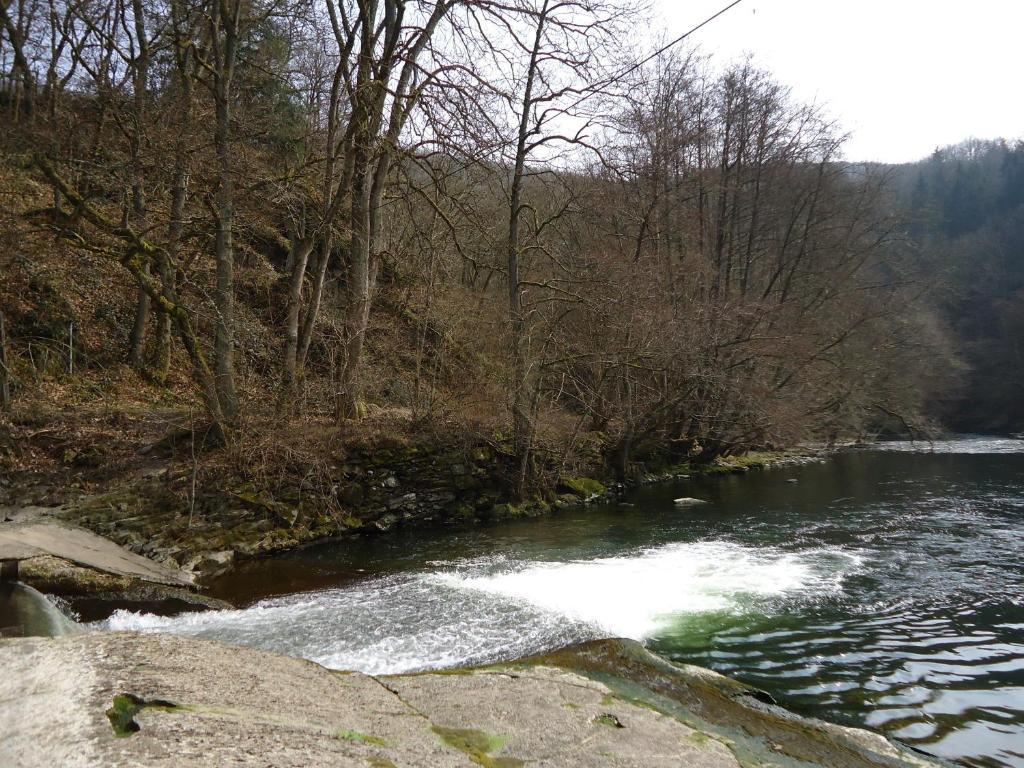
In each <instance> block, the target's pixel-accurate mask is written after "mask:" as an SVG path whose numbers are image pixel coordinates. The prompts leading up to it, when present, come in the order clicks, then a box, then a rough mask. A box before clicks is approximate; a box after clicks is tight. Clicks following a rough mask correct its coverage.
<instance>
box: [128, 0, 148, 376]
mask: <svg viewBox="0 0 1024 768" xmlns="http://www.w3.org/2000/svg"><path fill="white" fill-rule="evenodd" d="M132 16H133V17H134V20H135V37H136V45H138V49H139V50H138V55H137V56H136V57H135V61H134V62H133V65H134V69H135V73H134V84H133V86H134V90H135V99H134V114H133V115H132V120H133V122H134V125H133V126H132V133H131V141H130V144H131V147H130V151H131V163H132V212H131V221H132V227H134V228H135V231H136V232H144V231H145V230H146V190H145V186H144V175H145V172H144V170H143V168H142V145H143V132H144V130H145V121H146V89H147V88H148V87H149V41H148V39H147V37H146V16H145V10H144V9H143V7H142V0H132ZM142 269H143V271H144V272H145V274H146V276H147V277H148V276H149V262H145V263H143V265H142ZM148 323H149V294H147V293H146V291H145V290H144V289H143V288H142V286H141V285H140V286H139V290H138V293H137V296H136V299H135V322H134V323H133V325H132V331H131V335H130V336H129V338H128V363H129V364H130V365H131V366H132V367H133V368H135V369H136V370H139V369H141V368H142V367H143V356H142V348H143V345H144V344H145V341H146V326H147V324H148Z"/></svg>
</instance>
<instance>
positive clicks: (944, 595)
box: [105, 439, 1024, 767]
mask: <svg viewBox="0 0 1024 768" xmlns="http://www.w3.org/2000/svg"><path fill="white" fill-rule="evenodd" d="M679 495H686V496H698V497H701V498H704V499H707V500H708V501H709V502H710V503H709V504H707V505H704V506H700V507H688V508H677V507H675V506H674V505H673V504H672V498H673V497H675V496H679ZM1022 557H1024V442H1022V441H1015V440H981V439H964V440H957V441H949V442H945V443H936V444H933V445H930V444H927V443H925V444H921V443H914V444H911V443H891V444H887V445H885V446H882V447H880V448H878V449H872V450H865V451H850V452H846V453H842V454H840V455H838V456H836V457H834V458H832V459H830V460H828V461H826V462H819V463H813V464H806V465H801V466H791V467H783V468H778V469H774V470H771V471H767V472H760V473H753V474H750V475H746V476H731V477H725V478H716V479H704V480H693V481H687V482H684V483H682V484H680V485H678V486H677V487H659V488H654V489H647V490H644V491H640V492H637V493H635V494H633V495H632V496H631V497H630V498H629V499H628V504H615V505H607V506H602V507H592V508H589V509H586V510H580V511H574V512H571V513H564V514H562V515H558V516H555V517H551V518H545V519H540V520H530V521H521V522H515V523H506V524H496V525H493V526H488V527H478V528H473V529H469V530H466V529H458V530H456V529H449V530H442V531H432V532H424V531H411V530H410V531H405V532H400V533H398V534H397V535H394V536H388V537H380V538H377V539H369V540H366V541H364V542H362V543H360V544H359V545H358V547H355V546H353V545H352V544H351V543H348V544H345V545H343V546H342V545H338V546H334V547H324V548H320V549H314V550H308V551H305V552H301V553H294V554H292V555H289V556H288V557H285V558H280V559H277V560H272V561H269V562H265V563H259V564H253V565H251V566H249V567H247V568H245V569H243V570H241V571H239V572H238V573H236V574H234V575H232V576H231V577H230V578H228V579H225V580H223V581H222V582H221V583H220V584H219V585H217V589H218V590H219V591H220V592H221V594H224V595H228V596H235V597H237V596H238V595H243V594H246V595H252V594H255V595H257V596H258V595H267V597H264V598H263V599H261V600H259V601H258V602H255V603H254V604H252V605H250V606H249V607H248V608H244V609H240V610H235V611H219V612H209V613H199V614H184V615H180V616H176V617H171V618H165V617H158V616H153V615H148V614H141V615H140V614H132V613H125V612H118V613H116V614H114V615H113V616H112V617H111V618H110V619H109V620H108V621H107V622H105V626H109V627H113V628H134V629H144V630H152V631H168V632H181V633H188V634H197V635H202V636H208V637H215V638H220V639H223V640H227V641H232V642H240V643H248V644H253V645H258V646H261V647H266V648H270V649H273V650H278V651H283V652H286V653H291V654H295V655H300V656H304V657H306V658H310V659H314V660H316V661H318V662H320V663H323V664H326V665H328V666H332V667H336V668H349V669H360V670H366V671H373V672H397V671H408V670H419V669H427V668H436V667H445V666H454V665H461V664H473V663H482V662H488V661H494V660H499V659H508V658H513V657H516V656H521V655H524V654H527V653H533V652H537V651H542V650H546V649H551V648H556V647H559V646H562V645H565V644H568V643H572V642H575V641H578V640H583V639H591V638H596V637H606V636H626V637H632V638H636V639H639V640H643V641H644V642H645V643H647V644H648V646H649V647H651V648H652V650H655V651H656V652H658V653H661V654H662V655H665V656H668V657H670V658H673V659H676V660H682V661H688V662H693V663H697V664H703V665H706V666H710V667H713V668H715V669H718V670H720V671H722V672H724V673H726V674H729V675H732V676H735V677H738V678H741V679H743V680H746V681H747V682H749V683H752V684H755V685H757V686H759V687H761V688H765V689H767V690H769V691H770V692H772V693H773V694H774V695H775V696H776V697H777V698H778V699H779V700H780V701H781V702H782V703H783V704H785V705H787V706H789V707H791V708H793V709H797V710H799V711H804V712H808V713H811V714H815V715H819V716H822V717H826V718H828V719H831V720H835V721H840V722H844V723H848V724H853V725H866V726H869V727H872V728H875V729H879V730H883V731H885V732H888V733H889V734H890V735H892V736H894V737H896V738H899V739H901V740H903V741H904V742H907V743H910V744H913V745H914V746H916V747H918V748H919V749H922V750H924V751H927V752H930V753H933V754H936V755H940V756H942V757H946V758H952V759H957V760H960V761H962V762H964V763H966V764H968V765H975V766H1021V767H1024V561H1022ZM282 593H288V594H282ZM270 595H276V596H270Z"/></svg>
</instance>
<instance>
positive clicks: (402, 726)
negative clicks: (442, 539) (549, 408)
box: [0, 633, 936, 768]
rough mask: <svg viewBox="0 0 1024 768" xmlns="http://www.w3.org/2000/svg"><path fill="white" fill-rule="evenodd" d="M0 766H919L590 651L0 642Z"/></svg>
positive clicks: (694, 672) (767, 708)
mask: <svg viewBox="0 0 1024 768" xmlns="http://www.w3.org/2000/svg"><path fill="white" fill-rule="evenodd" d="M0 668H2V669H4V670H5V674H4V676H3V677H2V678H0V719H2V721H3V723H4V738H3V740H0V764H2V765H19V766H25V767H26V768H28V767H31V766H51V765H61V766H68V767H69V768H73V767H74V766H94V765H146V766H175V768H185V767H186V766H221V765H254V766H255V765H259V766H266V765H273V766H277V767H279V768H287V767H288V766H296V767H298V766H301V767H302V768H305V767H306V766H424V767H426V766H431V767H433V766H440V767H442V768H443V767H444V766H467V767H470V766H474V765H475V766H492V767H494V768H514V767H516V766H527V765H545V766H595V767H596V766H607V765H615V766H665V767H666V768H668V767H669V766H671V767H672V768H676V767H677V766H687V767H688V768H741V767H743V768H749V767H752V766H769V765H772V766H804V768H807V766H828V767H829V768H867V767H868V766H887V767H888V768H900V767H906V766H929V765H936V763H933V762H929V761H928V760H926V759H924V758H923V757H921V756H919V755H916V754H914V753H911V752H909V751H905V750H903V749H901V748H899V747H897V746H895V745H893V744H892V743H890V742H889V741H887V740H886V739H884V738H883V737H881V736H878V735H876V734H871V733H867V732H865V731H857V730H854V729H849V728H841V727H839V726H834V725H828V724H825V723H821V722H819V721H814V720H809V719H806V718H801V717H797V716H796V715H792V714H790V713H788V712H785V711H784V710H782V709H780V708H779V707H777V706H774V705H773V704H771V703H766V702H765V701H764V697H763V696H762V695H759V694H758V693H757V692H756V691H754V690H752V689H750V688H747V687H746V686H743V685H741V684H739V683H737V682H735V681H732V680H729V679H727V678H724V677H722V676H721V675H717V674H716V673H714V672H710V671H708V670H702V669H699V668H696V667H676V666H674V665H671V664H669V663H668V662H665V661H663V660H661V659H659V658H658V657H656V656H653V655H651V654H650V653H648V652H647V651H645V650H644V649H643V648H641V647H640V646H638V645H636V644H635V643H629V642H621V641H602V642H597V643H589V644H586V645H583V646H579V647H577V648H575V649H568V650H565V651H561V652H558V653H555V654H551V655H548V656H544V657H538V658H535V659H526V660H523V661H520V662H517V663H513V664H505V665H498V666H493V667H487V668H481V669H473V670H454V671H447V672H436V673H424V674H414V675H400V676H387V677H382V676H378V677H374V676H369V675H363V674H358V673H338V672H331V671H329V670H327V669H325V668H323V667H320V666H318V665H316V664H313V663H311V662H307V661H302V660H299V659H294V658H289V657H286V656H280V655H277V654H272V653H268V652H265V651H259V650H254V649H250V648H236V647H230V646H225V645H221V644H219V643H214V642H210V641H205V640H198V639H193V638H186V637H176V636H169V635H137V634H130V633H94V634H83V635H76V636H71V637H65V638H57V639H52V640H44V639H35V640H32V639H22V640H9V641H4V642H0Z"/></svg>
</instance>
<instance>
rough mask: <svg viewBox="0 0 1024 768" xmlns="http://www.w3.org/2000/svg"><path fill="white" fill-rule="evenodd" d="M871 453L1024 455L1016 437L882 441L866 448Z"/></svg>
mask: <svg viewBox="0 0 1024 768" xmlns="http://www.w3.org/2000/svg"><path fill="white" fill-rule="evenodd" d="M867 449H868V450H872V451H900V452H905V453H956V454H964V453H967V454H1003V453H1024V439H1021V438H1017V437H958V438H953V439H950V440H936V441H934V442H929V441H927V440H883V441H880V442H877V443H871V444H870V445H868V446H867Z"/></svg>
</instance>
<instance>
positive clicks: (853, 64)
mask: <svg viewBox="0 0 1024 768" xmlns="http://www.w3.org/2000/svg"><path fill="white" fill-rule="evenodd" d="M654 1H655V12H656V14H657V15H658V17H660V18H661V19H662V20H663V22H664V33H665V38H666V39H672V38H674V37H676V36H677V35H680V34H682V33H683V32H685V31H686V30H687V29H689V28H690V27H692V26H694V25H695V24H697V23H699V22H700V21H703V20H704V19H705V18H707V17H708V16H710V15H711V14H712V13H714V12H715V11H717V10H719V9H720V8H722V7H723V6H725V5H727V4H728V1H729V0H654ZM660 32H661V30H659V29H658V28H657V25H655V34H658V33H660ZM1022 35H1024V0H743V2H741V3H740V4H739V5H738V6H736V7H735V8H733V9H732V10H731V11H729V12H728V13H727V14H725V15H724V16H722V17H720V18H719V19H717V20H716V21H714V22H712V23H711V24H710V25H708V26H707V27H704V29H702V30H701V31H699V32H697V33H696V34H694V35H693V36H692V37H691V38H690V39H689V43H690V45H691V46H697V47H699V48H700V49H701V50H702V51H705V52H708V53H712V54H714V58H715V60H716V61H718V62H719V63H722V62H726V61H730V60H734V59H737V58H740V57H742V56H743V55H744V53H746V52H750V53H752V54H754V60H755V62H756V63H758V64H759V66H761V67H763V68H765V69H768V70H770V71H772V72H773V73H774V74H775V76H776V78H777V79H778V80H780V81H781V82H783V83H785V84H787V85H790V86H791V87H792V88H793V91H794V94H795V95H796V96H797V97H799V98H800V99H802V100H804V101H817V102H818V103H823V104H825V105H827V107H828V111H829V113H830V114H831V115H833V116H834V117H836V118H838V119H839V121H840V123H841V124H842V126H843V127H844V128H845V129H846V130H847V131H849V132H850V133H851V134H852V136H851V138H850V141H849V143H848V144H847V145H846V156H847V157H848V158H849V159H851V160H881V161H885V162H902V161H908V160H916V159H919V158H921V157H924V156H926V155H928V154H929V153H930V152H931V151H932V150H933V149H934V148H935V147H936V146H944V145H947V144H954V143H956V142H958V141H960V140H961V139H965V138H968V137H971V136H974V137H977V138H996V137H999V136H1003V137H1005V138H1016V137H1021V136H1024V88H1022V84H1024V37H1022Z"/></svg>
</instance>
